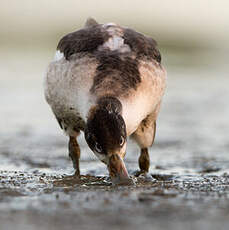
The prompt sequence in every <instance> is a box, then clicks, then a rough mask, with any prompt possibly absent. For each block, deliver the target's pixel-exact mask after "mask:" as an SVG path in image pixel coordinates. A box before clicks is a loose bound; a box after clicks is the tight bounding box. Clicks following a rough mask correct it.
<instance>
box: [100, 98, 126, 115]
mask: <svg viewBox="0 0 229 230" xmlns="http://www.w3.org/2000/svg"><path fill="white" fill-rule="evenodd" d="M97 107H98V109H104V110H106V111H107V112H108V113H118V114H121V113H122V104H121V102H120V101H119V99H117V98H115V97H111V96H105V97H101V98H100V99H99V100H98V101H97Z"/></svg>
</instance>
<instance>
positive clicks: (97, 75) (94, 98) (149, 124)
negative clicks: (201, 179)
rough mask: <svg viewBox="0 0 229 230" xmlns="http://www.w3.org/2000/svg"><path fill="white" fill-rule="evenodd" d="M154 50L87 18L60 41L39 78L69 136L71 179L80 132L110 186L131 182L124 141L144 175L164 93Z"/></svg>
mask: <svg viewBox="0 0 229 230" xmlns="http://www.w3.org/2000/svg"><path fill="white" fill-rule="evenodd" d="M156 46H157V44H156V42H155V41H154V40H153V39H152V38H150V37H147V36H144V35H142V34H140V33H138V32H136V31H134V30H132V29H129V28H125V27H121V26H119V25H116V24H114V23H108V24H98V23H97V22H96V21H95V20H94V19H91V18H90V19H88V20H87V22H86V24H85V26H84V28H83V29H80V30H78V31H76V32H73V33H70V34H67V35H66V36H64V37H63V38H62V39H61V40H60V42H59V44H58V46H57V51H56V55H55V59H54V61H52V62H51V63H50V64H49V66H48V70H47V74H46V77H45V98H46V100H47V102H48V104H49V105H50V106H51V108H52V111H53V113H54V114H55V117H56V119H57V121H58V122H59V125H60V127H61V128H62V129H63V130H64V131H65V133H66V134H67V135H68V136H69V145H68V148H69V156H70V158H71V159H72V161H73V166H74V168H75V170H76V171H75V175H76V176H80V169H79V159H80V147H79V145H78V143H77V137H78V136H79V134H80V132H81V131H83V132H84V135H85V139H86V142H87V144H88V146H89V147H90V149H91V150H92V151H93V152H94V153H95V155H96V156H97V157H98V158H99V159H100V160H101V161H102V162H103V163H105V164H106V165H107V168H108V170H109V174H110V177H111V179H112V181H113V183H123V182H128V181H130V180H131V179H130V177H129V175H128V172H127V170H126V167H125V164H124V161H123V158H124V156H125V154H126V141H127V137H132V138H133V139H134V140H135V141H136V143H137V144H138V145H139V147H140V149H141V152H140V157H139V167H140V171H139V174H141V173H147V172H148V170H149V166H150V159H149V154H148V148H149V147H150V146H151V145H152V144H153V142H154V137H155V132H156V120H157V116H158V112H159V109H160V104H161V101H162V96H163V94H164V91H165V87H166V71H165V69H164V68H163V67H162V65H161V55H160V52H159V51H158V49H157V47H156Z"/></svg>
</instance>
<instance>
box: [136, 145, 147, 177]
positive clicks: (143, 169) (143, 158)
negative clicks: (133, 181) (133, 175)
mask: <svg viewBox="0 0 229 230" xmlns="http://www.w3.org/2000/svg"><path fill="white" fill-rule="evenodd" d="M138 165H139V168H140V171H139V173H138V174H139V175H141V174H146V173H148V172H149V166H150V158H149V153H148V148H144V149H141V155H140V157H139V159H138Z"/></svg>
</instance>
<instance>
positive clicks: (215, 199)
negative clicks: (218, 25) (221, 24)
mask: <svg viewBox="0 0 229 230" xmlns="http://www.w3.org/2000/svg"><path fill="white" fill-rule="evenodd" d="M42 55H43V54H40V56H39V58H38V61H37V62H34V63H31V62H29V65H27V64H25V60H20V59H17V57H15V54H13V55H12V56H13V57H14V58H13V59H12V56H10V54H8V56H5V57H4V59H2V60H0V61H1V80H2V84H1V86H0V87H1V90H0V96H1V98H2V99H3V100H2V101H1V107H0V114H1V119H0V163H1V164H0V229H1V230H5V229H9V230H11V229H17V230H21V229H23V230H27V229H31V230H38V229H50V230H52V229H55V230H59V229H100V230H101V229H128V230H129V229H174V230H175V229H176V230H179V229H187V230H189V229H228V228H229V142H228V128H229V124H228V117H229V106H228V105H229V103H228V100H227V99H228V98H229V91H228V85H229V79H228V76H227V74H226V72H225V71H224V70H223V67H220V68H219V67H218V68H216V66H215V67H214V70H211V71H210V70H208V71H206V68H204V69H198V70H195V68H192V69H191V70H190V69H180V68H178V67H176V68H175V67H174V66H172V65H170V66H168V67H167V69H168V72H169V84H168V90H167V92H166V95H165V98H164V103H163V106H162V108H161V114H160V117H159V120H158V125H157V127H158V130H157V136H156V141H155V144H154V146H153V147H152V148H151V149H150V157H151V169H150V173H149V175H148V177H147V178H144V177H139V178H136V177H134V176H133V175H134V172H135V170H137V169H138V165H137V159H138V156H139V149H138V148H137V146H136V145H135V144H134V143H132V142H131V141H130V144H129V146H128V151H127V156H126V159H125V161H126V165H127V168H128V171H129V173H130V175H131V176H132V177H133V179H134V181H135V185H133V186H112V185H111V183H110V180H109V177H108V173H107V170H106V167H105V166H104V165H103V164H102V163H101V162H99V161H98V160H97V159H96V157H95V156H94V155H93V153H92V152H90V150H89V149H88V148H87V146H86V143H85V141H84V140H83V137H82V136H81V137H80V145H81V147H82V150H81V155H82V157H81V172H82V175H83V176H82V177H81V179H80V180H79V179H77V178H75V177H73V176H71V175H72V174H73V169H72V164H71V161H70V160H69V158H68V154H67V138H66V137H65V136H64V135H63V134H62V132H61V130H60V129H59V127H58V124H57V122H56V121H55V119H54V117H53V115H52V113H51V111H50V109H49V107H48V106H47V105H46V104H45V101H44V97H43V92H42V77H41V75H42V70H43V69H45V65H46V63H47V62H48V60H46V59H45V58H44V57H43V56H42ZM7 57H8V59H7ZM45 57H46V58H47V56H45ZM27 61H29V59H28V60H27ZM21 66H23V68H21ZM6 75H7V76H8V77H7V78H6V77H5V76H6ZM216 75H217V76H216Z"/></svg>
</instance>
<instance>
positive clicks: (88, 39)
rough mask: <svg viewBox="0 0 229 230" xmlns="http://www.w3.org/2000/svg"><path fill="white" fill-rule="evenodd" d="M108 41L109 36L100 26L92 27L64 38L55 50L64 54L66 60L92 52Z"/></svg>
mask: <svg viewBox="0 0 229 230" xmlns="http://www.w3.org/2000/svg"><path fill="white" fill-rule="evenodd" d="M108 39H109V34H108V33H107V31H106V30H105V29H103V28H102V27H101V26H100V25H92V26H89V27H86V28H83V29H81V30H78V31H76V32H73V33H70V34H67V35H66V36H64V37H63V38H62V39H61V40H60V42H59V44H58V46H57V50H60V52H62V53H64V57H65V58H66V60H69V59H70V56H71V55H73V54H75V53H79V52H93V51H94V50H96V49H97V47H98V46H99V45H102V44H103V43H104V42H106V41H107V40H108Z"/></svg>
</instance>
